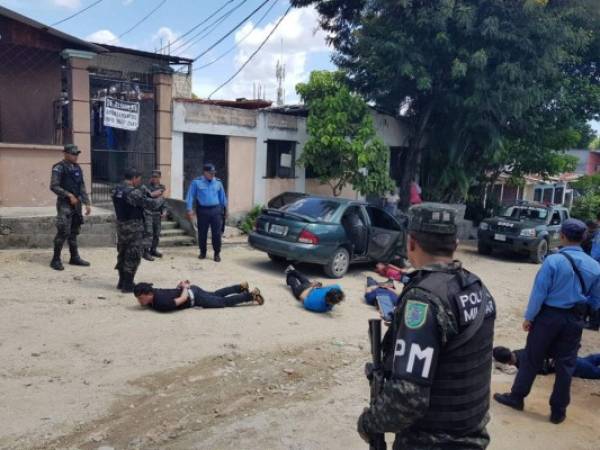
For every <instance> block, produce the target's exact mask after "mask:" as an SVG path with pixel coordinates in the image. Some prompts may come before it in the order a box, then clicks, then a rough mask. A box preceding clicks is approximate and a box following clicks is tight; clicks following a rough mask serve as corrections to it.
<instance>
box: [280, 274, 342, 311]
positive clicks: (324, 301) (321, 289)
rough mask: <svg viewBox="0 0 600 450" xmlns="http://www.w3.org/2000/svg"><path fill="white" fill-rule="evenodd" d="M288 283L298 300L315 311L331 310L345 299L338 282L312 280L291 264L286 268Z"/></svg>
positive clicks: (308, 308)
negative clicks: (328, 283) (329, 283)
mask: <svg viewBox="0 0 600 450" xmlns="http://www.w3.org/2000/svg"><path fill="white" fill-rule="evenodd" d="M285 276H286V284H287V285H288V286H289V287H290V288H291V289H292V293H293V294H294V297H296V300H298V301H299V302H302V305H303V306H304V308H306V309H307V310H309V311H313V312H319V313H324V312H329V311H331V310H332V309H333V307H334V306H335V305H337V304H338V303H340V302H341V301H343V300H344V292H343V291H342V288H341V287H340V286H339V285H337V284H332V285H331V286H323V285H322V284H321V283H318V282H314V281H310V280H309V279H308V278H307V277H306V276H305V275H304V274H302V273H300V272H299V271H298V270H296V269H295V268H294V266H289V267H288V268H287V269H285Z"/></svg>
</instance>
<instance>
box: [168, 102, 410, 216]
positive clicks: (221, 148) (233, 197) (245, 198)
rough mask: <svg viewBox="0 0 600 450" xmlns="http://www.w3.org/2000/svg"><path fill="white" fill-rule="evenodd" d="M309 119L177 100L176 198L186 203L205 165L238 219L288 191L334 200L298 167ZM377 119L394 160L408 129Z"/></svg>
mask: <svg viewBox="0 0 600 450" xmlns="http://www.w3.org/2000/svg"><path fill="white" fill-rule="evenodd" d="M307 115H308V111H307V110H306V108H305V107H303V106H281V107H271V106H270V102H265V101H262V100H238V101H210V100H192V99H186V98H178V99H175V100H174V102H173V143H172V159H171V173H172V177H171V197H173V198H177V199H183V198H185V193H186V192H187V187H188V186H189V184H190V182H191V181H192V180H193V179H194V178H195V177H197V176H199V175H201V173H202V164H203V162H205V161H207V162H208V161H210V162H212V163H214V164H215V165H216V167H217V171H218V175H217V176H218V177H219V178H221V179H222V180H223V182H224V184H225V187H226V190H227V192H228V195H229V202H230V205H229V210H230V211H229V212H230V213H231V215H232V216H233V217H236V216H239V215H242V214H243V213H245V212H247V211H248V210H250V209H251V208H252V207H253V206H254V205H264V204H266V203H267V202H268V200H269V199H271V198H273V197H274V196H276V195H278V194H280V193H282V192H286V191H297V192H307V193H310V194H318V195H331V190H330V188H329V186H327V185H321V184H320V183H319V181H318V180H317V179H315V178H313V177H311V174H310V173H306V172H307V171H306V170H305V169H304V168H303V167H300V166H298V165H297V164H296V163H297V161H298V158H299V157H300V156H301V155H302V150H303V147H304V144H305V143H306V141H307V139H308V135H307V132H306V117H307ZM373 119H374V123H375V127H376V130H377V133H378V135H379V137H381V138H382V139H383V141H384V143H385V144H386V145H387V146H389V147H390V151H391V160H392V161H394V158H395V156H396V155H397V154H398V153H399V152H400V151H401V148H402V147H403V146H405V145H406V144H405V140H406V136H407V132H406V129H405V128H404V126H403V125H402V124H401V123H400V122H399V121H398V120H396V119H395V118H393V117H391V116H387V115H384V114H380V113H378V112H376V111H373ZM342 196H344V197H348V198H357V197H358V194H357V193H356V192H354V191H353V190H352V189H351V188H350V187H347V188H345V190H344V191H343V193H342Z"/></svg>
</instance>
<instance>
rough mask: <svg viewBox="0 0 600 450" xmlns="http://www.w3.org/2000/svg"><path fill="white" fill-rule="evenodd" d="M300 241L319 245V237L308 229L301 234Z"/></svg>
mask: <svg viewBox="0 0 600 450" xmlns="http://www.w3.org/2000/svg"><path fill="white" fill-rule="evenodd" d="M298 242H302V243H303V244H313V245H317V244H318V243H319V238H318V237H317V236H316V235H315V234H313V233H311V232H310V231H308V230H302V232H301V233H300V236H298Z"/></svg>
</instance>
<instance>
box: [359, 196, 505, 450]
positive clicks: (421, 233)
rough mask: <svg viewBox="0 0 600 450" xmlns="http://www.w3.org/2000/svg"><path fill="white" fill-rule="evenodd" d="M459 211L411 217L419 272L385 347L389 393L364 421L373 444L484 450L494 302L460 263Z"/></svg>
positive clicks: (431, 210) (418, 211) (430, 209)
mask: <svg viewBox="0 0 600 450" xmlns="http://www.w3.org/2000/svg"><path fill="white" fill-rule="evenodd" d="M455 215H456V212H455V211H454V210H453V209H450V208H449V207H447V206H444V205H438V204H431V203H430V204H422V205H419V206H414V207H412V208H411V210H410V224H409V236H408V259H409V260H410V262H411V264H412V265H413V267H415V269H416V270H415V271H414V272H412V273H411V274H410V279H409V281H408V282H407V284H406V285H405V288H404V290H403V292H402V294H401V297H400V299H399V303H398V305H399V306H398V307H397V308H396V311H395V312H394V318H393V320H392V324H391V326H390V328H389V330H388V332H387V333H386V336H385V338H384V340H383V353H384V355H383V356H384V360H383V361H384V376H385V381H384V383H383V388H382V389H381V390H380V392H379V394H378V397H377V398H376V399H374V400H375V401H373V402H372V405H371V407H370V408H367V409H365V411H364V412H363V414H362V415H361V416H360V417H359V420H358V432H359V434H360V435H361V437H362V438H363V439H365V440H366V441H367V442H368V441H369V440H370V439H372V438H374V435H376V434H381V433H387V432H393V433H396V439H395V442H394V447H393V448H394V449H404V448H410V449H414V448H436V449H445V448H447V449H450V448H452V449H456V448H469V449H484V448H486V447H487V445H488V443H489V435H488V433H487V431H486V424H487V422H488V421H489V416H488V409H489V392H490V380H491V365H492V338H493V334H494V321H495V317H496V307H495V302H494V300H493V298H492V296H491V295H490V293H489V291H488V290H487V288H486V287H485V286H484V284H483V283H482V281H481V280H480V279H479V278H478V277H477V276H475V275H474V274H472V273H470V272H468V271H467V270H465V269H464V268H463V267H462V265H461V263H460V262H459V261H455V260H453V255H454V251H455V250H456V246H457V237H456V232H457V228H456V223H455Z"/></svg>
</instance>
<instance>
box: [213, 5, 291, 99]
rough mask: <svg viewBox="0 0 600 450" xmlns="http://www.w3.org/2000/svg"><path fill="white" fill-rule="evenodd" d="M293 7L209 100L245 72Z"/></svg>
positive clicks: (289, 8)
mask: <svg viewBox="0 0 600 450" xmlns="http://www.w3.org/2000/svg"><path fill="white" fill-rule="evenodd" d="M292 6H293V5H292V4H290V6H289V7H288V9H287V10H286V11H285V13H283V16H281V17H280V19H279V21H277V23H276V24H275V26H274V27H273V29H272V30H271V31H270V32H269V34H268V35H267V36H266V37H265V39H264V40H263V41H262V42H261V44H260V45H259V46H258V48H257V49H256V50H254V52H253V53H252V54H251V55H250V56H249V57H248V59H247V60H246V61H245V62H244V64H242V66H241V67H240V68H239V69H238V70H237V71H236V72H235V73H234V74H233V75H232V76H230V77H229V78H228V79H227V80H225V81H224V82H223V83H222V84H221V85H220V86H219V87H217V88H216V89H215V90H214V91H212V92H211V93H210V94H209V96H208V99H209V100H210V98H211V97H212V96H213V95H214V94H216V93H217V92H219V91H220V90H221V89H223V88H224V87H225V86H227V84H229V83H230V82H231V81H232V80H233V79H234V78H235V77H237V76H238V75H239V74H240V72H241V71H242V70H244V68H245V67H246V66H247V65H248V64H249V63H250V61H252V59H253V58H254V57H255V56H256V55H257V54H258V52H260V50H261V49H262V48H263V47H264V46H265V44H266V43H267V41H268V40H269V39H270V38H271V36H273V33H275V31H276V30H277V28H279V25H280V24H281V22H283V19H285V18H286V16H287V15H288V13H289V12H290V10H291V9H292Z"/></svg>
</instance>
